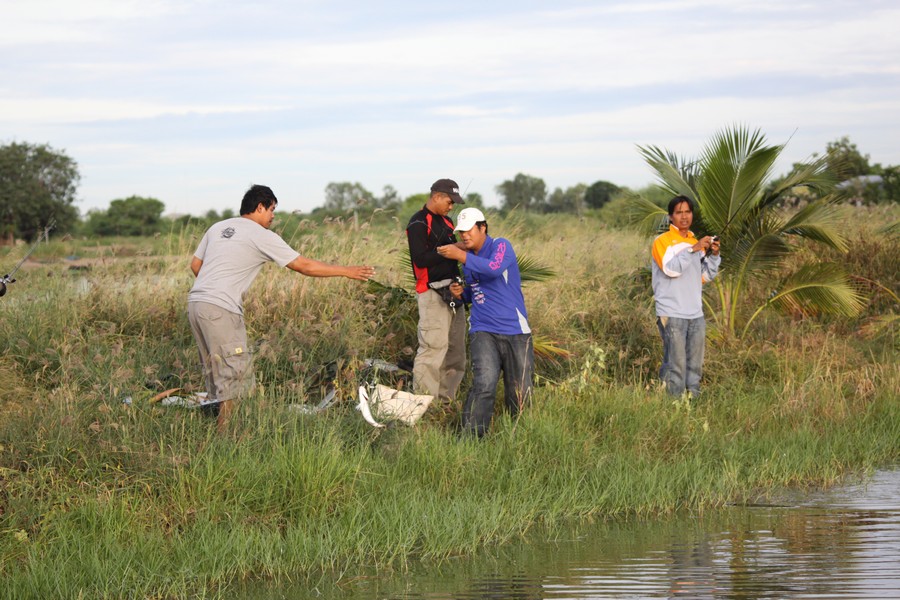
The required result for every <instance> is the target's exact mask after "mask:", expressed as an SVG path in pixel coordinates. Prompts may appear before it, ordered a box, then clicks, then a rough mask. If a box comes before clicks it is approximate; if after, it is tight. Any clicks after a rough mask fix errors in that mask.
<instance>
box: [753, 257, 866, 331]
mask: <svg viewBox="0 0 900 600" xmlns="http://www.w3.org/2000/svg"><path fill="white" fill-rule="evenodd" d="M769 306H777V307H779V308H781V309H782V310H786V311H788V312H792V313H796V314H801V315H815V314H820V313H828V314H835V315H842V316H847V317H855V316H857V315H859V314H860V313H861V312H862V311H863V309H864V308H865V298H864V296H863V295H862V294H861V293H860V291H859V289H858V288H857V287H856V286H854V285H853V283H851V281H850V278H849V277H848V276H847V274H846V273H845V272H844V270H843V269H842V268H841V267H840V265H836V264H834V263H816V264H811V265H807V266H805V267H803V268H801V269H800V270H799V271H797V272H796V273H794V274H792V275H790V276H788V277H787V278H786V279H784V280H783V281H782V282H781V285H779V286H778V287H777V288H776V289H774V290H773V291H772V293H771V295H770V296H769V298H768V300H766V302H765V303H764V304H763V305H762V306H760V307H759V308H757V309H756V312H754V313H753V315H752V316H751V317H750V318H749V319H748V320H747V323H746V324H745V325H744V329H743V332H742V334H741V335H742V336H743V335H746V333H747V330H748V329H749V328H750V324H751V323H753V320H754V319H756V317H757V316H758V315H759V314H760V313H761V312H762V311H763V310H764V309H765V308H767V307H769Z"/></svg>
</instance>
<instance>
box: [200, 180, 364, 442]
mask: <svg viewBox="0 0 900 600" xmlns="http://www.w3.org/2000/svg"><path fill="white" fill-rule="evenodd" d="M276 206H278V199H277V198H275V194H274V193H273V192H272V190H271V189H269V188H268V187H266V186H264V185H254V186H252V187H251V188H250V189H249V190H247V193H246V194H244V199H243V201H242V202H241V216H239V217H235V218H233V219H225V220H224V221H219V222H218V223H216V224H215V225H213V226H212V227H210V228H209V229H208V230H207V231H206V234H204V236H203V239H202V240H200V245H199V246H198V247H197V251H196V252H194V257H193V259H192V260H191V271H193V272H194V275H195V276H196V277H197V279H196V281H194V286H193V287H192V288H191V291H190V293H188V320H189V321H190V324H191V331H192V332H193V334H194V339H195V340H196V341H197V347H198V349H199V350H200V363H201V365H202V366H203V375H204V377H205V379H206V392H207V399H208V400H211V401H215V402H217V404H216V406H218V408H219V410H218V415H219V417H218V428H219V431H223V430H224V428H225V427H226V426H227V424H228V419H229V417H230V415H231V410H232V401H233V400H235V399H237V398H238V397H240V396H241V395H243V394H245V393H247V392H248V391H249V390H250V389H251V388H252V385H253V377H252V369H251V365H250V354H249V352H248V350H247V329H246V327H245V326H244V306H243V299H244V294H245V293H246V292H247V290H248V289H249V288H250V284H252V283H253V280H254V279H255V278H256V275H257V274H258V273H259V270H260V269H261V268H262V266H263V265H264V264H265V263H267V262H270V261H271V262H274V263H275V264H277V265H278V266H279V267H287V268H288V269H291V270H293V271H297V272H298V273H302V274H303V275H308V276H310V277H347V278H348V279H357V280H359V281H366V280H368V279H369V278H370V277H372V276H373V275H374V274H375V269H374V268H372V267H369V266H353V267H342V266H338V265H330V264H326V263H323V262H319V261H316V260H313V259H311V258H304V257H303V256H300V254H298V253H297V251H296V250H294V249H293V248H291V247H290V246H289V245H288V244H287V243H286V242H285V241H284V240H283V239H281V236H279V235H278V234H277V233H275V232H274V231H270V230H269V227H271V225H272V221H273V220H274V218H275V207H276Z"/></svg>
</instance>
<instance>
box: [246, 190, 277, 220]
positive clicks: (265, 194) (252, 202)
mask: <svg viewBox="0 0 900 600" xmlns="http://www.w3.org/2000/svg"><path fill="white" fill-rule="evenodd" d="M260 204H262V205H263V208H265V209H266V210H268V209H269V207H270V206H272V205H273V204H278V198H276V197H275V193H274V192H273V191H272V189H271V188H269V187H267V186H265V185H252V186H250V189H249V190H247V193H246V194H244V199H243V200H241V215H249V214H251V213H254V212H256V207H257V206H259V205H260Z"/></svg>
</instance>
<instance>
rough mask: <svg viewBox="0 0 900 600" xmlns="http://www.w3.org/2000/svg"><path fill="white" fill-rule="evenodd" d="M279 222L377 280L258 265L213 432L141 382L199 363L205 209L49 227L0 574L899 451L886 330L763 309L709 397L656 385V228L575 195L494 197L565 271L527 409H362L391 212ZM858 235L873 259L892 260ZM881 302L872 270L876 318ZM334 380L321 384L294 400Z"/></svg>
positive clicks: (677, 489) (193, 555)
mask: <svg viewBox="0 0 900 600" xmlns="http://www.w3.org/2000/svg"><path fill="white" fill-rule="evenodd" d="M290 227H291V228H292V229H290V231H287V232H286V233H287V235H288V236H289V237H290V238H291V240H292V243H293V244H294V245H295V246H297V247H299V248H300V250H301V252H303V253H305V254H307V255H309V256H311V257H314V258H317V259H322V260H326V261H334V262H342V263H374V264H376V265H378V266H379V271H378V275H377V279H378V281H379V282H380V283H381V284H384V285H378V284H372V285H363V284H358V283H356V282H348V281H342V280H314V279H309V278H303V277H300V276H298V275H296V274H294V273H290V272H288V271H287V270H278V269H276V268H274V267H267V270H265V271H264V272H263V276H262V277H260V278H259V279H258V281H257V282H256V283H255V284H254V286H253V288H252V289H251V290H250V293H249V296H248V302H247V304H246V314H247V323H248V332H249V335H250V338H251V340H253V346H254V348H255V358H254V360H255V363H254V364H255V373H256V377H257V382H258V386H257V392H256V395H254V396H253V397H251V398H248V399H247V400H245V401H242V402H241V403H239V404H238V406H237V415H236V418H235V419H234V425H233V427H232V429H231V430H230V432H229V433H228V434H227V435H226V436H224V437H223V436H219V435H217V434H216V433H215V427H214V425H213V422H212V421H211V420H210V419H208V418H206V417H204V416H203V415H202V414H200V413H199V412H196V411H190V410H183V409H178V408H172V407H170V408H166V407H162V406H160V405H158V404H150V403H149V401H148V400H149V398H150V397H152V396H153V395H154V394H155V393H156V392H157V391H159V390H160V389H166V388H169V387H182V388H185V389H186V390H191V389H200V388H201V387H202V381H201V378H200V374H199V372H198V367H197V362H198V360H197V358H196V350H195V348H194V345H193V340H192V339H191V335H190V331H189V328H188V325H187V319H186V316H185V314H184V302H185V297H186V294H187V290H188V289H189V286H190V282H191V277H190V273H189V271H188V268H187V265H188V263H189V258H190V253H191V252H192V251H193V246H194V245H195V244H196V242H197V241H198V240H199V235H200V234H201V233H202V232H199V231H194V230H189V229H183V230H179V231H173V232H172V234H171V235H170V236H168V237H165V236H162V237H160V238H158V239H154V240H152V241H148V245H147V246H144V247H141V246H140V245H139V243H138V242H136V241H134V240H118V241H116V242H115V243H113V244H111V245H108V244H105V243H104V244H99V243H95V245H93V246H81V247H79V248H78V249H75V248H72V247H71V244H75V242H66V243H65V244H63V243H60V248H59V250H58V251H59V252H60V253H62V252H65V253H67V255H68V254H69V253H73V251H78V252H83V253H84V254H87V253H88V251H90V252H91V253H92V255H93V258H94V259H95V260H94V262H93V263H91V265H90V268H89V269H87V270H85V269H77V270H71V269H69V268H68V266H69V265H67V262H66V259H64V258H62V257H61V256H56V257H54V256H53V255H47V254H42V255H41V260H42V261H43V262H42V263H41V264H40V265H38V266H34V265H29V267H28V269H27V272H26V273H24V274H23V276H22V277H21V278H20V282H19V283H17V286H19V287H17V288H16V289H15V290H13V292H12V294H9V295H7V296H6V297H4V298H3V299H2V300H0V350H2V352H0V380H2V381H3V382H4V385H2V386H0V484H2V485H0V595H2V596H4V597H17V598H19V597H21V598H25V597H35V598H37V597H41V598H43V597H51V596H65V597H79V596H82V597H97V598H119V597H160V598H182V597H227V596H229V590H230V589H232V588H231V586H232V584H234V583H235V582H237V581H240V580H242V579H245V578H249V577H291V578H292V579H294V580H300V581H309V582H311V583H312V582H317V581H320V580H321V579H322V577H323V573H329V574H330V573H336V574H338V575H337V576H339V574H341V573H351V574H352V572H353V570H354V568H355V566H356V565H359V564H365V565H369V566H373V567H374V568H376V569H379V570H392V569H396V570H402V569H404V568H406V567H407V566H408V565H409V563H410V561H414V560H419V559H426V560H427V559H435V560H440V559H445V558H447V557H450V556H453V555H456V554H459V553H467V552H473V551H475V550H476V549H478V548H479V547H481V546H483V545H485V544H494V543H500V542H503V541H505V540H509V539H513V538H516V537H517V536H520V535H521V534H522V533H523V532H525V531H527V530H528V529H529V528H530V527H532V526H533V525H534V524H535V523H536V522H539V521H543V522H546V523H553V522H555V521H558V520H560V519H563V518H567V517H578V518H584V517H599V518H610V517H616V516H624V515H658V514H666V513H670V512H673V511H676V510H679V509H683V508H689V509H693V510H704V509H710V508H715V507H718V506H722V505H724V504H725V503H728V502H733V501H736V500H740V499H743V498H750V497H754V496H755V495H757V494H759V493H760V492H761V491H765V490H768V489H772V488H776V487H780V486H787V485H809V484H813V483H829V482H833V481H835V480H836V479H837V478H839V477H840V476H842V475H843V474H844V473H846V472H847V471H850V470H859V469H866V468H870V467H872V466H873V465H879V464H886V463H889V462H891V461H896V460H897V459H898V458H900V454H898V447H897V444H896V440H897V439H898V438H900V407H898V404H897V402H896V398H897V396H898V390H900V372H898V367H897V361H896V340H895V339H894V338H893V337H891V336H890V335H888V336H887V337H885V336H884V335H882V336H881V337H877V336H876V337H865V336H863V335H861V334H859V332H858V331H857V328H858V326H859V325H860V323H855V322H850V321H841V320H831V321H828V322H820V321H812V320H808V319H803V318H799V319H797V320H793V319H792V317H790V316H779V315H775V314H767V315H765V316H764V317H760V319H758V320H757V322H755V323H754V329H753V331H752V334H751V335H750V336H749V338H748V339H744V340H742V341H740V342H738V341H736V340H733V339H728V338H726V337H722V338H718V339H710V341H709V344H708V346H707V361H706V366H705V382H704V385H705V388H704V395H703V397H702V398H701V399H700V400H687V399H684V400H678V401H675V402H673V401H672V400H671V399H670V398H668V397H666V396H665V395H664V394H662V393H660V392H659V391H658V390H657V389H656V386H655V383H656V382H655V377H654V373H655V371H656V368H657V367H658V362H659V355H660V347H659V346H660V344H659V341H658V339H657V337H658V334H657V333H656V328H655V325H654V320H653V311H652V304H651V301H650V296H649V295H648V294H647V291H646V290H645V289H643V287H642V283H641V282H642V281H643V279H642V277H641V269H642V268H643V267H644V266H645V263H646V261H647V260H648V259H647V257H646V245H647V241H646V240H643V239H641V238H639V237H638V236H636V235H634V234H631V233H622V232H612V231H608V230H604V229H600V230H599V231H598V230H597V228H596V227H594V226H593V224H591V223H582V222H581V221H579V220H578V219H576V218H574V217H542V218H535V217H533V216H531V215H518V216H514V217H511V218H510V219H508V220H506V221H504V220H502V219H499V218H498V219H497V220H496V221H492V223H491V228H492V232H493V231H496V233H497V234H498V235H504V236H505V237H509V238H510V239H513V240H514V242H515V243H516V248H517V250H519V249H520V248H521V252H522V253H524V254H527V255H528V256H531V257H534V258H535V259H536V260H537V261H539V262H540V263H541V264H549V265H553V266H554V270H555V271H556V272H557V275H556V276H555V277H553V278H550V279H548V280H546V281H534V282H529V283H528V284H527V285H526V287H525V296H526V303H527V306H528V309H529V317H530V321H531V325H532V328H533V329H534V331H535V334H536V335H542V336H545V337H546V338H547V339H552V340H553V341H554V342H555V343H556V344H557V345H558V346H559V347H560V348H561V349H564V350H565V353H561V354H559V355H557V356H555V357H554V358H553V360H541V361H539V363H538V376H539V377H538V382H539V384H538V386H537V388H536V390H535V396H534V403H533V405H532V406H531V407H530V408H529V410H527V411H525V412H524V413H523V414H522V415H521V416H520V417H519V418H518V419H517V420H512V419H510V418H509V417H508V416H506V415H504V414H502V413H501V414H499V416H498V418H497V419H496V420H495V423H494V427H493V430H492V432H491V434H490V436H488V437H487V438H486V439H485V440H482V441H477V440H472V439H465V438H462V439H460V438H458V437H457V433H456V429H455V422H456V419H457V418H458V412H459V401H457V402H456V403H454V404H453V405H450V406H448V407H446V411H445V412H440V411H433V410H430V411H429V413H427V414H426V417H425V418H424V419H423V421H422V422H421V423H420V424H419V425H418V426H417V427H415V428H408V427H405V426H392V427H389V428H387V429H385V430H378V431H376V430H373V429H371V428H369V427H368V426H367V425H366V424H365V423H364V422H363V421H362V419H361V418H359V416H358V414H357V413H356V411H355V410H354V409H353V404H354V398H355V389H356V385H358V380H357V379H358V372H359V367H360V365H361V360H362V359H363V358H369V357H371V358H380V359H383V360H386V361H389V362H398V361H399V360H401V359H403V358H410V355H411V353H412V350H413V349H414V347H415V309H414V306H415V303H414V300H413V299H412V296H411V295H407V294H405V293H403V292H402V291H399V292H398V291H397V290H398V289H401V290H402V289H403V288H404V287H405V286H406V285H407V284H406V281H407V280H408V275H407V273H406V272H405V271H404V270H403V266H402V264H401V261H400V260H399V257H400V255H401V254H402V252H401V251H402V249H403V248H404V246H405V244H406V241H405V237H404V236H403V231H402V229H401V228H400V227H398V226H397V225H396V223H394V222H393V221H390V220H385V221H384V222H381V223H368V224H367V223H363V224H354V223H352V222H351V221H346V222H345V221H330V222H326V223H322V224H320V225H316V226H315V227H313V226H312V225H311V224H309V223H307V224H306V225H304V224H302V223H292V224H290ZM867 235H868V234H867ZM872 235H874V234H872ZM870 240H871V241H870V243H871V246H870V248H875V247H876V246H877V248H882V246H878V244H883V245H886V244H888V243H889V240H885V241H879V240H878V239H876V238H870ZM868 256H870V257H872V260H876V261H878V265H879V266H878V268H877V269H874V270H875V271H880V272H878V273H875V272H868V271H866V270H865V269H860V271H861V272H862V274H863V275H864V276H866V277H874V276H876V275H877V276H878V277H879V278H881V280H882V281H884V282H888V283H886V285H888V284H889V282H891V281H896V277H897V273H896V269H897V267H896V261H887V260H886V259H885V256H886V255H883V254H882V250H877V251H873V252H872V253H870V254H869V255H868ZM864 259H865V257H864V256H862V255H860V256H856V257H853V258H852V260H858V261H864ZM860 264H861V265H862V262H861V263H860ZM890 269H893V271H891V272H884V271H885V270H890ZM892 278H893V279H892ZM893 310H895V309H894V307H893V305H892V304H890V302H887V301H886V299H885V298H884V297H877V298H876V297H874V296H873V304H872V305H870V307H869V313H868V314H867V317H866V318H875V317H878V316H883V315H885V314H889V313H890V312H891V311H893ZM328 385H333V386H335V387H336V389H337V390H338V397H339V398H340V402H339V403H338V404H337V405H336V406H335V407H334V408H331V409H329V410H328V411H325V412H323V413H321V414H318V415H304V414H300V413H298V412H296V411H293V410H292V409H291V408H290V406H291V405H293V404H299V403H306V402H315V401H318V399H319V398H320V396H321V394H322V393H323V389H324V388H325V387H326V386H328ZM463 394H464V391H463ZM126 397H127V398H131V403H130V404H127V403H124V402H123V399H125V398H126ZM462 397H463V396H462V395H461V397H460V399H461V398H462ZM460 399H458V400H460ZM328 577H330V575H329V576H328Z"/></svg>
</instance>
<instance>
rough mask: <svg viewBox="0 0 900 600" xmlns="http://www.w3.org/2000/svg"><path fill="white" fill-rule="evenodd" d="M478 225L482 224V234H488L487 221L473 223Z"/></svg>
mask: <svg viewBox="0 0 900 600" xmlns="http://www.w3.org/2000/svg"><path fill="white" fill-rule="evenodd" d="M479 225H484V235H487V234H488V224H487V221H478V222H477V223H475V227H478V226H479Z"/></svg>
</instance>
